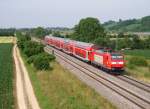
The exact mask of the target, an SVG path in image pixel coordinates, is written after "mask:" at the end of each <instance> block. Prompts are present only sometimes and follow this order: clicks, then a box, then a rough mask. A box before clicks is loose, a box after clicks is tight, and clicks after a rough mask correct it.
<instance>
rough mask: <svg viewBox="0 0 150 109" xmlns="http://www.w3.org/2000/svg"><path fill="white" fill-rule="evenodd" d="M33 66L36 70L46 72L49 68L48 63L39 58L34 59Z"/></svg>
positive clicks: (44, 59)
mask: <svg viewBox="0 0 150 109" xmlns="http://www.w3.org/2000/svg"><path fill="white" fill-rule="evenodd" d="M33 65H34V67H35V68H36V69H37V70H48V69H49V68H50V65H49V61H48V60H47V59H46V58H43V57H41V56H37V57H36V58H35V60H34V61H33Z"/></svg>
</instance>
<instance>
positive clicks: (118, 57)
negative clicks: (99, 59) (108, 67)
mask: <svg viewBox="0 0 150 109" xmlns="http://www.w3.org/2000/svg"><path fill="white" fill-rule="evenodd" d="M111 58H112V59H113V60H121V59H123V56H122V55H121V54H117V53H112V54H111Z"/></svg>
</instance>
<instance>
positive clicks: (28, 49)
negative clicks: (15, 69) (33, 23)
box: [23, 41, 44, 57]
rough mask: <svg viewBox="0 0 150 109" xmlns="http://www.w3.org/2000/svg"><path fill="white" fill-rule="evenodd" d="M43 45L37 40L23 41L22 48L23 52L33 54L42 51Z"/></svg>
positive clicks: (28, 54)
mask: <svg viewBox="0 0 150 109" xmlns="http://www.w3.org/2000/svg"><path fill="white" fill-rule="evenodd" d="M43 47H44V46H43V45H41V44H38V43H37V42H32V41H27V42H25V43H24V50H23V52H24V53H25V54H26V55H27V56H28V57H30V56H33V55H36V54H38V53H42V52H44V50H43Z"/></svg>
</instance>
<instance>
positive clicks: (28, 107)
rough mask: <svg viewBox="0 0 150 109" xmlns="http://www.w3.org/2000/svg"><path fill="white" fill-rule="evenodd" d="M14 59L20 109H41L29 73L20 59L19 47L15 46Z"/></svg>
mask: <svg viewBox="0 0 150 109" xmlns="http://www.w3.org/2000/svg"><path fill="white" fill-rule="evenodd" d="M13 57H14V61H15V68H16V94H17V102H18V103H17V104H18V108H19V109H40V107H39V104H38V102H37V99H36V97H35V94H34V91H33V87H32V84H31V81H30V79H29V75H28V72H27V70H26V68H25V66H24V63H23V61H22V59H21V57H20V53H19V50H18V48H17V46H16V45H15V46H14V49H13Z"/></svg>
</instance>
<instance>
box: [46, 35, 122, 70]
mask: <svg viewBox="0 0 150 109" xmlns="http://www.w3.org/2000/svg"><path fill="white" fill-rule="evenodd" d="M45 42H46V43H47V44H48V45H50V46H54V47H56V48H58V49H61V50H63V51H64V52H66V53H68V54H71V55H73V56H76V57H77V58H80V59H82V60H84V61H86V62H90V63H92V64H95V65H97V66H99V67H101V68H103V69H106V70H109V71H114V70H117V71H121V70H124V56H123V55H122V54H121V53H118V52H112V50H111V49H108V48H101V47H98V46H96V45H95V44H92V43H85V42H79V41H73V40H70V39H66V38H58V37H53V36H46V37H45Z"/></svg>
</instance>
